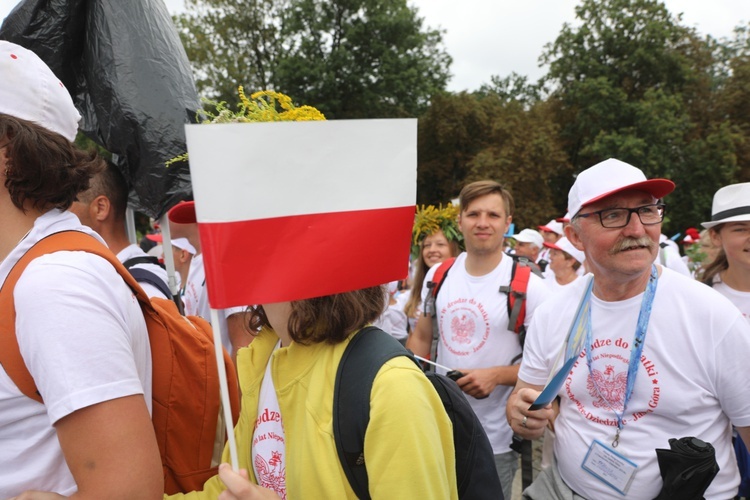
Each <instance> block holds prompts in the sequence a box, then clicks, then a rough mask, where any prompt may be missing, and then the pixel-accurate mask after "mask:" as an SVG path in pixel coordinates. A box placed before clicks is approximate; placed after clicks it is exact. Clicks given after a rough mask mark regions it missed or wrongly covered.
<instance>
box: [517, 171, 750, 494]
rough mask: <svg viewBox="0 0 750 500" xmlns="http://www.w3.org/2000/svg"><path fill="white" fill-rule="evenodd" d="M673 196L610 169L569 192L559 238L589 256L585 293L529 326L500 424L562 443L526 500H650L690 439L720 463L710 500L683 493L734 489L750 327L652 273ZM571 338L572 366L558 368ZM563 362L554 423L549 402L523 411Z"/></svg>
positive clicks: (712, 299)
mask: <svg viewBox="0 0 750 500" xmlns="http://www.w3.org/2000/svg"><path fill="white" fill-rule="evenodd" d="M673 188H674V184H673V183H672V182H671V181H669V180H666V179H651V180H648V179H646V177H645V175H644V174H643V173H642V172H641V171H640V170H639V169H637V168H635V167H633V166H631V165H628V164H627V163H624V162H622V161H619V160H615V159H609V160H606V161H603V162H601V163H599V164H597V165H594V166H593V167H591V168H589V169H587V170H584V171H583V172H582V173H581V174H579V175H578V177H577V178H576V181H575V183H574V184H573V187H572V188H571V190H570V193H569V197H568V200H569V205H568V207H569V209H570V213H571V215H572V217H571V224H570V226H568V227H567V228H566V235H567V237H568V239H569V240H570V242H571V243H572V244H573V245H574V246H575V247H576V248H578V249H579V250H583V251H584V252H585V255H586V261H587V264H588V266H589V268H590V269H591V270H592V272H593V275H594V281H593V291H592V293H591V294H588V293H585V292H586V290H587V285H588V284H589V280H585V279H581V280H577V281H576V282H574V283H573V284H572V285H570V287H571V289H570V290H569V291H566V293H561V294H556V295H555V296H553V297H551V298H550V300H549V301H547V302H546V303H545V304H542V306H541V307H540V308H539V309H538V310H537V312H536V314H535V316H534V319H533V320H532V324H531V325H530V327H529V333H528V336H527V339H526V347H525V350H524V359H523V362H522V364H521V369H520V371H519V375H518V384H517V385H516V388H515V390H514V392H513V395H512V396H511V398H510V400H509V403H508V406H507V418H508V422H509V423H510V424H511V426H512V428H513V430H514V431H515V432H517V433H518V434H520V435H522V436H524V437H526V438H529V439H534V438H537V437H539V436H540V435H541V434H542V433H543V432H544V429H545V428H546V427H547V425H548V424H550V423H551V422H553V420H554V431H555V433H556V436H557V437H556V440H555V444H554V455H555V459H556V460H555V464H553V465H552V466H551V467H548V468H547V469H545V470H544V471H543V472H542V473H541V474H540V475H539V477H538V478H537V479H536V481H535V482H534V484H532V486H531V487H529V488H528V489H527V490H526V491H525V492H524V497H525V498H545V499H546V498H597V499H600V498H618V499H619V498H628V499H629V498H634V499H643V498H655V497H656V496H657V495H659V493H660V491H661V490H662V487H663V484H664V481H663V480H662V476H661V473H660V463H659V461H657V452H656V449H666V450H669V449H670V447H671V446H679V443H680V442H678V441H672V442H670V439H674V440H680V439H681V438H686V437H695V438H698V439H697V440H695V439H694V440H687V441H689V443H690V446H692V447H693V448H694V449H696V450H704V451H707V450H708V448H707V447H706V446H705V443H710V444H711V445H712V446H713V448H714V449H715V454H716V455H715V458H716V462H717V463H718V466H719V470H718V474H717V475H716V476H715V477H714V478H713V481H712V482H710V485H708V488H707V490H706V491H705V492H702V491H701V489H702V488H701V486H700V485H697V486H695V485H693V486H692V488H693V490H692V491H690V493H691V494H697V495H698V496H700V495H701V494H702V495H704V496H705V498H708V499H715V498H732V497H733V496H734V495H735V494H736V492H737V486H738V484H739V474H738V472H737V466H736V464H735V463H734V455H733V453H732V443H731V437H732V424H734V425H736V426H737V428H738V430H739V433H740V435H741V436H742V438H743V439H744V440H745V442H748V438H750V427H748V426H750V370H747V369H746V365H747V359H748V358H749V357H750V325H748V323H747V321H745V320H744V318H743V317H742V315H741V314H740V313H739V311H737V310H736V308H734V307H733V306H732V305H731V303H730V302H729V301H727V300H726V299H725V298H724V297H722V296H721V295H719V294H718V293H716V292H715V291H713V290H711V289H710V288H708V287H705V286H702V285H701V284H700V283H698V282H696V281H694V280H691V279H689V278H687V277H685V276H682V275H681V274H678V273H675V272H674V271H671V270H670V269H667V268H664V267H661V266H659V265H658V264H654V258H655V257H656V253H657V251H658V241H659V234H660V232H661V221H662V219H663V217H664V212H665V205H664V204H663V203H662V201H661V199H662V198H663V197H664V196H666V195H667V194H669V193H670V192H671V191H672V190H673ZM579 303H581V304H582V306H583V308H582V312H581V313H580V314H577V312H578V310H579ZM587 311H588V312H587ZM574 317H575V318H578V320H576V321H575V322H574ZM571 325H572V326H571ZM569 332H572V334H571V335H570V339H569ZM578 332H580V336H576V335H575V333H578ZM577 339H580V342H581V343H580V344H578V343H577ZM567 340H570V342H569V344H568V345H569V346H570V347H571V349H570V350H567V349H566V350H564V351H563V352H564V353H565V356H563V357H564V358H567V359H563V360H562V361H561V362H560V363H557V362H556V359H557V358H558V354H559V353H560V352H561V347H562V346H563V344H564V343H565V342H566V341H567ZM575 346H580V347H579V348H575ZM562 363H572V366H571V367H570V368H569V370H567V369H566V371H565V372H563V375H562V377H561V378H559V379H558V380H560V383H561V385H560V386H559V387H560V389H559V391H558V392H557V395H558V396H559V397H560V409H559V414H558V415H557V418H556V419H555V415H554V412H553V409H552V407H551V406H550V405H547V406H543V407H542V408H541V409H535V410H531V409H530V406H531V405H532V403H534V402H535V400H536V399H537V397H538V396H539V394H540V391H541V389H542V387H543V386H544V385H545V384H546V383H547V381H548V377H550V375H551V374H554V373H556V372H557V371H558V369H559V367H560V366H561V364H562ZM566 366H568V365H566ZM553 387H555V386H554V385H553ZM546 401H547V400H546V399H545V400H544V402H545V403H546ZM660 453H663V452H660ZM710 480H711V478H710V476H709V477H708V479H707V481H710ZM669 485H671V486H675V483H672V482H670V483H669ZM673 498H684V497H681V496H679V495H678V496H673Z"/></svg>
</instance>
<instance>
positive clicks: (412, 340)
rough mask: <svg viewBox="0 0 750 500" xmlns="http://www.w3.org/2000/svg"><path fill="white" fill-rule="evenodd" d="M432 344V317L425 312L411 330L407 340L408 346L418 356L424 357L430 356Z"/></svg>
mask: <svg viewBox="0 0 750 500" xmlns="http://www.w3.org/2000/svg"><path fill="white" fill-rule="evenodd" d="M431 345H432V317H431V316H427V315H426V314H423V315H421V316H420V317H419V319H418V320H417V325H416V326H415V327H414V331H413V332H411V335H409V338H408V339H407V341H406V348H407V349H410V350H411V352H413V353H414V354H416V355H417V356H421V357H423V358H429V357H430V347H431Z"/></svg>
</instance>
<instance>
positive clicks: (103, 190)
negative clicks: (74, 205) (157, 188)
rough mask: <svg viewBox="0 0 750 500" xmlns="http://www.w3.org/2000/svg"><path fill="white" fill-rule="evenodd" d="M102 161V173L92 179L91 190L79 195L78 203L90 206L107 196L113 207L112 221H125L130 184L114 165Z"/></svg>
mask: <svg viewBox="0 0 750 500" xmlns="http://www.w3.org/2000/svg"><path fill="white" fill-rule="evenodd" d="M101 161H102V163H103V166H104V167H103V169H102V171H101V172H99V173H97V174H96V175H94V177H92V178H91V182H90V186H89V188H88V189H87V190H86V191H84V192H82V193H80V194H79V195H78V201H80V202H82V203H85V204H87V205H88V204H89V203H91V202H92V201H93V200H94V198H96V197H97V196H106V197H107V199H108V200H109V203H110V205H111V206H112V220H114V221H124V220H125V212H127V209H128V183H127V181H126V180H125V177H124V176H123V175H122V173H121V172H120V171H119V170H118V168H117V167H116V166H115V165H114V164H112V163H110V162H105V161H104V160H103V159H102V160H101Z"/></svg>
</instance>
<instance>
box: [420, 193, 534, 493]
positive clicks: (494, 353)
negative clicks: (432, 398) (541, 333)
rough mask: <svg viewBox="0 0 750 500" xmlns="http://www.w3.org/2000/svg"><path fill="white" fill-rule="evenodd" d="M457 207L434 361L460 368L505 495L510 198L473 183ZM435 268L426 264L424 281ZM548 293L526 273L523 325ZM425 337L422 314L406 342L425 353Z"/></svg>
mask: <svg viewBox="0 0 750 500" xmlns="http://www.w3.org/2000/svg"><path fill="white" fill-rule="evenodd" d="M460 206H461V212H460V214H459V218H458V225H459V229H460V231H461V234H463V237H464V243H465V245H466V252H464V253H462V254H461V255H459V256H458V257H457V258H456V261H455V262H454V264H453V265H452V267H451V269H450V271H449V272H448V274H447V276H446V277H445V280H444V281H443V284H442V286H441V289H440V293H439V294H438V296H437V300H436V304H435V310H436V313H435V314H436V319H437V325H438V330H439V340H438V351H437V358H438V359H437V361H438V363H440V364H442V365H445V366H448V367H450V368H453V369H456V370H459V371H461V372H462V373H464V374H465V375H464V376H463V377H462V378H460V379H458V381H457V383H458V385H459V387H461V389H462V390H463V391H464V393H466V396H467V400H468V401H469V403H470V404H471V406H472V408H473V409H474V411H475V412H476V414H477V416H478V417H479V419H480V421H481V422H482V425H483V427H484V430H485V431H486V432H487V436H488V437H489V439H490V443H491V444H492V449H493V452H494V454H495V465H496V468H497V470H498V476H499V477H500V483H501V484H502V487H503V494H504V495H505V498H510V496H511V490H512V484H513V476H514V474H515V471H516V469H517V468H518V453H516V452H515V451H513V450H511V449H510V444H511V442H512V435H513V432H512V431H511V429H510V427H509V426H508V424H507V422H506V421H505V418H504V416H503V414H502V411H498V410H499V409H500V410H501V409H502V408H503V407H504V405H505V402H506V401H507V399H508V396H509V395H510V392H511V390H512V386H513V385H514V384H515V383H516V377H517V374H518V365H517V364H516V363H517V362H518V360H519V359H520V354H521V342H520V339H519V335H518V334H516V333H515V332H513V331H511V330H509V329H508V311H507V296H506V295H505V294H504V293H500V291H499V289H500V287H501V286H508V285H509V283H510V281H511V272H512V269H513V259H512V258H511V257H510V256H508V255H506V254H505V253H504V252H503V239H504V235H505V233H506V232H507V230H508V225H509V224H510V223H511V220H512V218H513V209H514V205H513V197H512V196H511V194H510V193H509V192H508V191H507V190H506V189H504V188H503V187H502V186H501V185H500V184H499V183H497V182H494V181H489V180H488V181H478V182H474V183H471V184H468V185H467V186H465V187H464V188H463V190H462V191H461V194H460ZM438 267H439V266H437V265H436V266H433V267H432V269H430V271H429V272H428V273H427V276H426V277H425V283H427V282H429V281H431V280H432V277H433V276H434V274H435V271H436V269H437V268H438ZM427 293H428V292H427V288H426V287H424V288H423V292H422V295H423V296H422V304H425V303H426V302H427V300H426V299H427ZM547 293H548V290H547V287H546V285H545V284H544V282H543V281H542V279H541V278H539V277H537V276H535V275H533V274H532V275H531V276H530V280H529V283H528V289H527V294H526V318H525V321H524V323H525V324H528V322H529V321H530V320H531V318H532V317H533V315H534V311H535V310H536V308H537V306H538V305H539V304H540V303H541V302H542V301H543V300H544V299H545V298H546V296H547ZM431 341H432V317H431V316H430V315H429V314H423V315H422V316H421V317H420V319H419V320H418V321H417V326H416V329H415V331H414V332H413V334H412V335H411V337H410V338H409V340H408V341H407V344H406V346H407V347H408V348H409V349H411V350H412V351H413V352H414V353H415V354H417V355H420V356H428V355H429V351H430V344H431Z"/></svg>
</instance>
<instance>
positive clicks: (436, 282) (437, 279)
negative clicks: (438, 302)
mask: <svg viewBox="0 0 750 500" xmlns="http://www.w3.org/2000/svg"><path fill="white" fill-rule="evenodd" d="M454 262H456V258H455V257H451V258H450V259H446V260H444V261H443V262H441V263H440V267H438V268H437V269H436V270H435V274H434V275H433V276H432V281H429V282H427V287H428V288H429V289H430V295H432V297H433V298H437V294H438V292H439V291H440V288H441V287H442V286H443V282H444V281H445V277H446V276H448V271H450V269H451V267H453V263H454ZM430 284H432V286H430Z"/></svg>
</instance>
